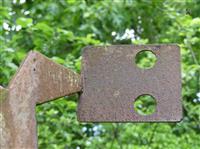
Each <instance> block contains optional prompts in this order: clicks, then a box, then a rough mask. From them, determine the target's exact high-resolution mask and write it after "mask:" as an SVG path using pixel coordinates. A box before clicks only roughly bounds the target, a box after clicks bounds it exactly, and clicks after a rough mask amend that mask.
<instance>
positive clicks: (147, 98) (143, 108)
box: [134, 94, 156, 116]
mask: <svg viewBox="0 0 200 149" xmlns="http://www.w3.org/2000/svg"><path fill="white" fill-rule="evenodd" d="M134 110H135V111H136V112H137V113H138V114H139V115H144V116H145V115H151V114H153V113H154V112H155V111H156V99H155V98H154V97H153V96H151V95H148V94H144V95H140V96H138V97H137V98H136V99H135V101H134Z"/></svg>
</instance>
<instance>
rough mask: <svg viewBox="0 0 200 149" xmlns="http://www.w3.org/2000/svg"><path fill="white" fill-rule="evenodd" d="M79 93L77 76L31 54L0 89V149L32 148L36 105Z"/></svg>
mask: <svg viewBox="0 0 200 149" xmlns="http://www.w3.org/2000/svg"><path fill="white" fill-rule="evenodd" d="M80 90H81V80H80V76H79V74H76V73H74V72H73V71H71V70H69V69H66V68H65V67H63V66H61V65H58V64H56V63H54V62H53V61H51V60H50V59H48V58H47V57H45V56H43V55H42V54H40V53H38V52H33V51H31V52H30V53H29V54H28V56H27V57H26V59H25V60H24V62H23V63H22V65H21V67H20V68H19V70H18V72H17V73H16V75H15V76H14V78H13V79H12V81H11V82H10V84H9V86H8V88H7V89H4V88H2V87H1V88H0V133H1V136H0V137H1V139H0V140H1V141H0V148H1V149H22V148H23V149H25V148H26V149H34V148H35V149H36V148H37V134H36V132H37V131H36V119H35V106H36V104H38V103H44V102H47V101H50V100H52V99H55V98H58V97H63V96H66V95H70V94H72V93H76V92H79V91H80Z"/></svg>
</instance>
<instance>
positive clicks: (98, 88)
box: [78, 45, 182, 122]
mask: <svg viewBox="0 0 200 149" xmlns="http://www.w3.org/2000/svg"><path fill="white" fill-rule="evenodd" d="M144 49H145V50H150V51H152V52H153V53H154V54H155V55H156V57H157V62H156V64H155V66H154V67H153V68H151V69H147V70H143V69H140V68H138V67H137V66H136V64H135V63H134V58H135V56H136V54H137V53H138V52H140V51H141V50H144ZM82 67H83V68H82V83H83V93H82V94H81V96H80V100H79V106H78V119H79V120H80V121H84V122H143V121H155V122H158V121H180V120H181V118H182V104H181V70H180V68H181V67H180V49H179V47H178V46H176V45H114V46H98V47H87V48H85V49H84V52H83V61H82ZM143 94H150V95H152V96H153V97H155V99H156V102H157V107H156V111H155V113H153V114H152V115H148V116H142V115H139V114H137V113H136V112H135V111H134V108H133V102H134V100H135V99H136V98H137V97H138V96H139V95H143Z"/></svg>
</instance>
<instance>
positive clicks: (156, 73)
mask: <svg viewBox="0 0 200 149" xmlns="http://www.w3.org/2000/svg"><path fill="white" fill-rule="evenodd" d="M141 49H148V50H151V51H153V52H154V53H155V54H156V56H157V57H158V58H159V61H158V63H157V65H156V67H155V68H154V69H151V70H147V71H144V70H139V69H138V68H136V67H135V66H134V65H133V63H132V61H133V58H134V56H135V55H136V53H137V52H139V51H140V50H141ZM81 80H82V81H81ZM82 86H83V89H82ZM80 91H82V92H83V93H82V95H81V98H80V100H79V106H78V118H79V120H80V121H98V122H101V121H107V122H109V121H112V122H117V121H123V122H126V121H136V122H137V121H179V120H180V119H181V117H182V107H181V92H180V91H181V77H180V50H179V48H178V47H177V46H174V45H153V46H110V47H90V48H87V49H86V50H84V53H83V72H82V77H81V78H80V75H79V74H76V73H74V72H73V71H71V70H69V69H67V68H64V67H63V66H61V65H58V64H56V63H54V62H53V61H51V60H50V59H48V58H47V57H45V56H43V55H42V54H40V53H38V52H33V51H31V52H30V53H29V54H28V56H27V58H26V59H25V60H24V62H23V63H22V65H21V67H20V68H19V70H18V72H17V73H16V75H15V76H14V77H13V79H12V81H11V82H10V84H9V86H8V88H6V89H5V88H2V87H0V134H1V136H0V148H2V149H10V148H11V149H35V148H37V133H36V132H37V131H36V119H35V106H36V104H38V103H44V102H47V101H50V100H53V99H55V98H58V97H63V96H66V95H70V94H73V93H76V92H80ZM145 93H149V94H152V95H154V96H155V97H156V98H157V103H158V106H157V111H156V112H155V114H153V115H151V116H145V117H144V116H138V115H137V114H136V113H135V112H134V111H133V108H132V105H131V103H132V101H133V100H134V98H136V96H138V95H140V94H145Z"/></svg>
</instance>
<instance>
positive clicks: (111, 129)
mask: <svg viewBox="0 0 200 149" xmlns="http://www.w3.org/2000/svg"><path fill="white" fill-rule="evenodd" d="M0 24H1V25H0V33H1V34H0V46H1V47H0V84H1V85H3V86H7V85H8V82H9V80H10V78H11V76H12V75H13V74H14V73H15V72H16V70H17V68H18V67H19V64H20V62H21V61H22V60H23V58H24V57H25V55H26V54H27V53H28V51H30V50H38V51H40V52H41V53H43V54H45V55H46V56H48V57H50V58H52V59H53V60H54V61H56V62H58V63H60V64H63V65H65V66H67V67H69V68H71V69H73V70H75V71H77V72H80V70H81V68H80V67H81V63H80V60H81V50H82V48H83V47H84V46H87V45H109V44H151V43H178V44H179V46H180V47H181V54H182V85H183V88H182V99H183V107H184V118H183V120H182V122H180V123H132V124H131V123H128V124H121V123H118V124H116V123H115V124H114V123H113V124H102V123H99V124H92V123H90V124H84V123H82V124H80V123H78V122H77V119H76V107H77V99H78V98H77V95H74V96H70V97H64V98H62V99H59V100H56V101H53V102H50V103H46V104H44V105H40V106H38V107H37V122H38V138H39V141H38V142H39V148H41V149H54V148H56V149H62V148H68V149H82V148H87V149H94V148H95V149H96V148H97V149H98V148H99V149H102V148H108V149H118V148H120V149H122V148H123V149H132V148H135V149H137V148H138V149H147V148H148V149H149V148H150V149H154V148H155V149H199V148H200V65H199V64H200V0H193V1H192V0H133V1H132V0H104V1H98V0H13V1H11V0H1V1H0ZM133 32H134V33H133Z"/></svg>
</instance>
